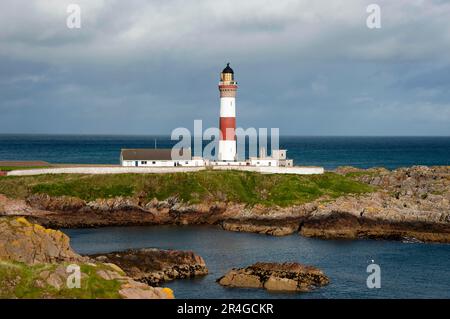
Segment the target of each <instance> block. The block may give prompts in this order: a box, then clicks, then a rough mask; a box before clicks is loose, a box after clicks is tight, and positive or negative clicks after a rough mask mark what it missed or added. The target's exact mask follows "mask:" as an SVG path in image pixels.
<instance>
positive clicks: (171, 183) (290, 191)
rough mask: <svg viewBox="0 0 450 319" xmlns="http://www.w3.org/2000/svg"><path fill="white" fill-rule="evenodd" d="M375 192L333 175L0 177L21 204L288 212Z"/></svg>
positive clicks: (5, 191)
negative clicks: (227, 204) (168, 204)
mask: <svg viewBox="0 0 450 319" xmlns="http://www.w3.org/2000/svg"><path fill="white" fill-rule="evenodd" d="M371 191H373V188H372V187H370V186H368V185H366V184H363V183H359V182H357V181H354V180H353V179H351V178H349V177H346V176H342V175H338V174H334V173H325V174H323V175H282V174H259V173H253V172H240V171H201V172H192V173H172V174H117V175H72V174H71V175H69V174H67V175H65V174H64V175H63V174H61V175H38V176H22V177H0V193H2V194H5V195H7V196H9V197H15V198H24V197H26V196H28V195H31V194H36V193H44V194H48V195H50V196H73V197H77V198H81V199H83V200H87V201H90V200H95V199H98V198H113V197H118V196H124V197H137V196H138V197H140V198H143V199H148V200H150V199H152V198H157V199H159V200H164V199H167V198H169V197H171V196H178V197H179V198H180V199H181V200H183V201H185V202H190V203H199V202H202V201H207V200H219V201H234V202H239V203H246V204H249V205H254V204H263V205H280V206H288V205H292V204H301V203H305V202H310V201H313V200H315V199H317V198H319V197H321V196H324V195H327V196H329V197H331V198H336V197H339V196H342V195H346V194H358V193H366V192H371Z"/></svg>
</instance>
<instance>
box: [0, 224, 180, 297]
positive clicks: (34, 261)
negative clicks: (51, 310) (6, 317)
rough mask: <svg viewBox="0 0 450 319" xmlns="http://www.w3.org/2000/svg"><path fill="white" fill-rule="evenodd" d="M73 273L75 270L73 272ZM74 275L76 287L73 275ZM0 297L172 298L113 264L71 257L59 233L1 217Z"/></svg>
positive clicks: (75, 255) (69, 249) (65, 239)
mask: <svg viewBox="0 0 450 319" xmlns="http://www.w3.org/2000/svg"><path fill="white" fill-rule="evenodd" d="M77 269H78V270H77ZM77 271H78V272H79V279H78V280H79V281H78V282H79V284H77V283H76V279H75V283H74V286H72V285H71V283H73V279H74V278H75V277H73V275H74V274H75V272H77ZM0 286H1V289H0V298H146V299H161V298H164V299H166V298H173V297H174V296H173V292H172V291H171V290H170V289H168V288H159V287H151V286H149V285H147V284H144V283H142V282H138V281H135V280H134V279H132V278H130V277H129V276H127V275H126V274H125V272H124V271H123V270H122V269H120V268H119V267H118V266H117V265H114V264H112V263H104V262H99V261H95V260H93V259H91V258H88V257H83V256H80V255H79V254H77V253H75V252H74V251H73V250H72V249H71V247H70V243H69V238H68V237H67V236H66V235H65V234H63V233H62V232H60V231H57V230H53V229H46V228H44V227H42V226H41V225H37V224H32V223H30V222H29V221H27V220H26V219H25V218H23V217H2V218H0Z"/></svg>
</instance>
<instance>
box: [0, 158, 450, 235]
mask: <svg viewBox="0 0 450 319" xmlns="http://www.w3.org/2000/svg"><path fill="white" fill-rule="evenodd" d="M336 173H337V174H342V175H346V176H350V177H351V178H352V179H355V180H357V181H360V182H363V183H366V184H368V185H371V186H373V187H374V188H375V190H374V191H373V192H371V193H367V194H360V195H348V196H343V197H338V198H329V197H326V196H323V197H321V198H319V199H317V200H314V201H312V202H309V203H305V204H301V205H293V206H288V207H279V206H264V205H260V204H256V205H252V206H250V205H245V204H242V203H235V202H231V201H219V200H210V201H203V202H202V203H200V204H189V203H186V202H183V201H182V200H180V199H179V198H178V197H177V196H172V197H169V198H167V199H166V200H157V199H153V200H150V201H146V200H145V198H142V197H140V196H135V197H130V198H125V197H116V198H110V199H97V200H94V201H84V200H81V199H79V198H74V197H65V196H62V197H50V196H48V195H46V194H34V195H31V196H28V197H27V198H26V200H14V199H10V198H6V197H5V196H2V195H0V215H20V216H26V217H27V218H28V219H29V220H31V221H33V222H36V223H39V224H41V225H43V226H46V227H51V228H83V227H84V228H88V227H103V226H131V225H133V226H135V225H200V224H208V225H219V226H220V227H222V228H223V229H225V230H230V231H243V232H254V233H261V234H267V235H274V236H283V235H289V234H294V233H299V234H301V235H303V236H307V237H318V238H326V239H335V238H345V239H355V238H376V239H395V240H402V239H405V238H415V239H417V240H420V241H426V242H444V243H449V242H450V167H448V166H438V167H426V166H414V167H410V168H401V169H397V170H393V171H389V170H386V169H382V168H375V169H368V170H362V169H356V168H350V167H343V168H339V169H337V170H336Z"/></svg>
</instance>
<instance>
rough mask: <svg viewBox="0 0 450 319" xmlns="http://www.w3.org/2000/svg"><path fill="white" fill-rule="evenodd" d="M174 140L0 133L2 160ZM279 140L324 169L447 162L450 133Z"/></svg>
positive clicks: (74, 158)
mask: <svg viewBox="0 0 450 319" xmlns="http://www.w3.org/2000/svg"><path fill="white" fill-rule="evenodd" d="M177 142H178V141H172V140H171V139H170V136H162V135H158V136H117V135H115V136H106V135H104V136H100V135H0V161H2V160H3V161H4V160H21V161H35V160H40V161H47V162H50V163H76V164H119V156H120V150H121V149H122V148H155V147H157V148H170V147H172V146H173V145H175V144H176V143H177ZM206 143H207V142H205V143H204V144H206ZM279 144H280V148H281V149H287V150H288V152H287V155H288V157H289V158H291V159H293V160H294V164H295V165H306V166H323V167H325V169H335V168H336V167H338V166H347V165H351V166H355V167H360V168H369V167H380V166H383V167H386V168H388V169H395V168H398V167H406V166H412V165H450V137H393V136H392V137H326V136H325V137H324V136H321V137H314V136H313V137H311V136H282V137H280V142H279ZM192 145H193V144H192ZM269 147H270V145H269ZM246 155H248V147H247V148H246ZM244 156H245V155H244ZM241 157H243V155H242V154H241Z"/></svg>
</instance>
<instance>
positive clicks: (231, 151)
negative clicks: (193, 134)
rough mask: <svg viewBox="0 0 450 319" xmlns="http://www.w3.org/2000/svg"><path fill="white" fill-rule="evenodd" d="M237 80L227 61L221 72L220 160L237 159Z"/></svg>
mask: <svg viewBox="0 0 450 319" xmlns="http://www.w3.org/2000/svg"><path fill="white" fill-rule="evenodd" d="M237 88H238V87H237V82H236V81H234V72H233V69H232V68H231V67H230V63H227V66H226V67H225V69H223V71H222V73H221V74H220V82H219V91H220V123H219V126H220V133H221V134H220V141H219V152H218V160H219V161H235V160H236V133H235V130H236V92H237Z"/></svg>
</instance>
